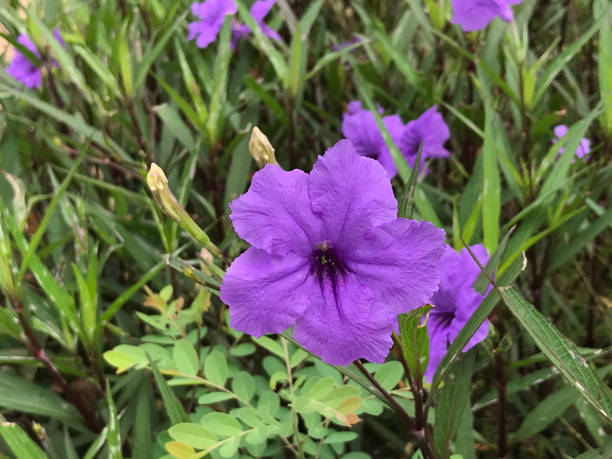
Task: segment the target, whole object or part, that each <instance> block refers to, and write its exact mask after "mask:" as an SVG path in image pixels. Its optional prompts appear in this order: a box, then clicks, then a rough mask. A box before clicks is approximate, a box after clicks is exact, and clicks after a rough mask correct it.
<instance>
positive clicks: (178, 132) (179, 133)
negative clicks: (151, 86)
mask: <svg viewBox="0 0 612 459" xmlns="http://www.w3.org/2000/svg"><path fill="white" fill-rule="evenodd" d="M154 110H155V113H157V116H159V118H160V119H161V120H162V121H163V122H164V124H165V125H166V126H167V127H168V129H169V130H170V132H172V134H174V136H175V137H176V138H177V140H178V141H179V142H181V143H182V144H183V145H184V146H185V147H186V148H187V149H188V150H193V149H194V148H195V141H194V139H193V136H192V135H191V130H190V129H189V128H188V127H187V125H186V124H185V123H184V122H183V120H182V119H181V117H180V116H179V114H178V113H177V112H176V110H175V109H174V108H172V107H171V106H170V105H168V104H161V105H158V106H157V107H155V108H154Z"/></svg>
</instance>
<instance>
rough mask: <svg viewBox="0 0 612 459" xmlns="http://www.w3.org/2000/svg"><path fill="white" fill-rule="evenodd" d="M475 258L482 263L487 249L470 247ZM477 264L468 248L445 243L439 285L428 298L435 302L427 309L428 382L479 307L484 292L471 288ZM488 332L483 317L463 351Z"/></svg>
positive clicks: (480, 246) (487, 323)
mask: <svg viewBox="0 0 612 459" xmlns="http://www.w3.org/2000/svg"><path fill="white" fill-rule="evenodd" d="M470 249H471V250H472V252H473V253H474V255H476V258H478V261H479V262H480V263H481V264H482V265H483V266H484V265H485V264H486V263H487V261H488V260H489V255H488V254H487V250H486V249H485V248H484V247H483V246H482V245H481V244H478V245H474V246H472V247H470ZM478 274H480V268H479V267H478V265H477V264H476V262H474V260H473V259H472V256H471V255H470V254H469V252H468V251H467V249H463V250H462V251H461V252H457V251H455V250H454V249H453V248H452V247H449V246H446V248H445V249H444V254H443V255H442V257H441V258H440V288H439V289H438V291H437V292H436V293H434V294H433V296H432V297H431V299H430V300H429V302H430V303H431V304H432V305H433V306H434V307H433V309H432V310H431V312H430V313H429V319H428V321H427V331H428V334H429V364H428V365H427V370H426V371H425V378H426V379H427V381H429V382H431V380H432V379H433V377H434V374H435V373H436V369H437V368H438V364H439V363H440V361H441V360H442V357H444V354H446V350H447V348H448V345H449V344H450V343H451V342H452V341H453V340H454V339H455V338H456V337H457V335H458V334H459V332H460V331H461V329H462V328H463V326H464V325H465V324H466V323H467V321H468V320H469V318H470V317H471V316H472V314H474V311H476V309H477V308H478V306H479V305H480V303H481V302H482V300H483V299H484V295H481V294H480V293H478V292H477V291H476V290H474V288H473V285H474V282H475V281H476V278H477V277H478ZM488 332H489V321H488V320H485V321H484V322H483V324H482V325H481V326H480V328H478V330H477V331H476V333H475V334H474V336H472V339H470V341H468V343H467V344H466V346H465V348H464V349H463V352H465V351H467V350H469V349H471V348H472V347H474V346H475V345H476V344H477V343H479V342H481V341H482V340H484V339H485V338H486V336H487V333H488Z"/></svg>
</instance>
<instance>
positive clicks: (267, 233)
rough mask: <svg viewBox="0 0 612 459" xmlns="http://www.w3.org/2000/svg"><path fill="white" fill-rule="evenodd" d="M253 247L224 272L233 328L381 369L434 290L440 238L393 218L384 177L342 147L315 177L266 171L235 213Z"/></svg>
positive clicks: (426, 226) (333, 360) (319, 165)
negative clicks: (285, 337)
mask: <svg viewBox="0 0 612 459" xmlns="http://www.w3.org/2000/svg"><path fill="white" fill-rule="evenodd" d="M230 208H231V210H232V214H231V215H230V218H231V219H232V223H233V224H234V228H235V230H236V232H237V233H238V234H239V235H240V236H241V237H242V238H244V239H245V240H246V241H247V242H249V243H250V244H251V245H252V247H251V248H249V249H248V250H247V251H246V252H245V253H243V254H242V255H241V256H239V257H238V258H237V259H236V260H235V261H234V262H233V263H232V265H231V266H230V267H229V269H228V270H227V274H226V275H225V278H224V280H223V285H222V286H221V299H222V300H223V302H225V303H226V304H227V305H229V307H230V314H231V325H232V326H233V327H234V328H236V329H237V330H240V331H243V332H245V333H249V334H251V335H255V336H261V335H263V334H265V333H280V332H281V331H283V330H285V329H286V328H288V327H290V326H291V325H294V329H293V336H294V337H295V339H296V340H297V341H298V342H299V343H300V344H301V345H302V346H304V347H305V348H306V349H308V350H309V351H311V352H313V353H314V354H316V355H318V356H320V357H321V359H323V360H324V361H325V362H327V363H330V364H333V365H348V364H349V363H351V362H352V361H353V360H355V359H358V358H365V359H368V360H370V361H373V362H383V361H384V359H385V357H386V355H387V354H388V352H389V348H390V347H391V345H392V340H391V331H392V330H393V328H394V327H397V315H398V314H399V313H401V312H405V311H408V310H410V309H414V308H416V307H419V306H420V305H422V304H424V303H425V302H426V301H427V300H428V298H429V297H430V296H431V294H432V293H433V291H434V290H435V289H436V287H437V285H438V276H439V272H438V269H439V268H438V260H439V258H440V256H441V254H442V252H443V250H444V231H443V230H441V229H437V228H435V227H434V226H433V225H432V224H431V223H429V222H417V221H414V220H404V219H400V218H397V202H396V200H395V197H394V196H393V191H392V189H391V184H390V182H389V179H388V178H387V176H386V174H385V171H384V169H383V168H382V167H381V166H380V165H379V164H378V163H377V162H376V161H373V160H371V159H369V158H364V157H361V156H359V155H358V154H357V152H356V150H355V148H354V146H353V145H352V144H351V143H350V142H349V141H348V140H341V141H340V142H338V143H337V144H336V145H334V146H333V147H332V148H330V149H328V150H327V152H326V153H325V155H324V156H323V157H319V159H318V160H317V162H316V163H315V165H314V167H313V168H312V171H311V172H310V174H306V173H304V172H302V171H300V170H293V171H290V172H286V171H283V170H282V169H281V168H280V167H279V166H277V165H271V164H268V165H267V166H266V167H265V168H263V169H262V170H260V171H258V172H257V173H256V174H255V175H254V177H253V182H252V184H251V187H250V188H249V191H248V192H247V193H245V194H244V195H242V196H240V197H239V198H237V199H236V200H234V201H233V202H232V203H231V204H230Z"/></svg>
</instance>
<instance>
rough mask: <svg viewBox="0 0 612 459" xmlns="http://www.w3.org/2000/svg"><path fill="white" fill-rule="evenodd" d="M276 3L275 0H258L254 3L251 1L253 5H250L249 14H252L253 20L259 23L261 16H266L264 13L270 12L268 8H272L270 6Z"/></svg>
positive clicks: (261, 19)
mask: <svg viewBox="0 0 612 459" xmlns="http://www.w3.org/2000/svg"><path fill="white" fill-rule="evenodd" d="M275 3H276V0H258V1H256V2H255V3H253V6H252V7H251V16H253V19H255V21H256V22H257V23H258V24H259V25H261V22H262V21H263V18H265V17H266V15H267V14H268V13H269V12H270V9H271V8H272V6H274V4H275Z"/></svg>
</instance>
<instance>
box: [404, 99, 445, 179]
mask: <svg viewBox="0 0 612 459" xmlns="http://www.w3.org/2000/svg"><path fill="white" fill-rule="evenodd" d="M437 110H438V106H437V105H434V106H433V107H431V108H430V109H428V110H426V111H425V112H424V113H423V114H422V115H421V116H419V117H418V118H417V119H416V120H413V121H410V122H409V123H408V124H407V125H406V127H405V128H404V130H403V133H402V136H401V139H400V141H399V144H398V146H399V149H400V150H401V152H402V154H403V155H404V156H405V157H406V160H407V161H408V164H410V167H412V168H413V167H414V164H415V162H416V157H417V153H418V151H419V146H420V145H421V142H422V143H423V148H422V150H421V162H420V164H421V166H420V169H422V168H423V164H424V163H425V159H426V158H446V157H448V156H449V155H450V153H449V152H448V150H447V149H446V148H444V143H445V142H446V141H447V140H448V139H449V138H450V132H449V130H448V126H447V125H446V123H445V122H444V118H442V115H441V114H440V113H438V111H437Z"/></svg>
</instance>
